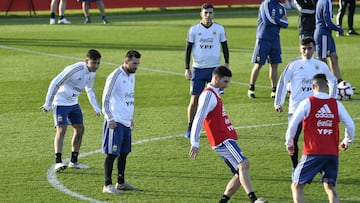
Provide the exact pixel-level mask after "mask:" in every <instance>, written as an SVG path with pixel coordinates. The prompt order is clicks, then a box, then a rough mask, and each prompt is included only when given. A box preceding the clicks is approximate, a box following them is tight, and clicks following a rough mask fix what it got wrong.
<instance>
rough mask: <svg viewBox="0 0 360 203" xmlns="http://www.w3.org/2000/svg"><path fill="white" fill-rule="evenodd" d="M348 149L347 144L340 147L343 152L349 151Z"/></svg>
mask: <svg viewBox="0 0 360 203" xmlns="http://www.w3.org/2000/svg"><path fill="white" fill-rule="evenodd" d="M347 148H348V146H347V145H346V144H345V143H341V144H340V145H339V149H340V150H342V151H345V150H347Z"/></svg>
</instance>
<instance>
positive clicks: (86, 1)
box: [81, 0, 91, 24]
mask: <svg viewBox="0 0 360 203" xmlns="http://www.w3.org/2000/svg"><path fill="white" fill-rule="evenodd" d="M81 7H82V10H83V13H84V17H85V20H84V23H85V24H89V23H91V18H90V1H89V0H83V1H82V3H81Z"/></svg>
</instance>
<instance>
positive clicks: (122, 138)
mask: <svg viewBox="0 0 360 203" xmlns="http://www.w3.org/2000/svg"><path fill="white" fill-rule="evenodd" d="M140 57H141V55H140V53H139V52H138V51H135V50H130V51H128V52H127V53H126V55H125V59H124V63H123V64H122V65H121V66H120V67H119V68H117V69H115V70H114V71H113V72H112V73H111V74H110V75H109V76H108V77H107V79H106V83H105V87H104V92H103V96H102V102H103V106H102V111H103V114H104V117H105V121H104V129H103V136H102V151H103V153H105V154H106V157H105V161H104V176H105V184H104V187H103V193H111V194H120V191H119V190H138V189H137V188H136V187H133V186H131V185H130V184H129V183H127V182H125V166H126V159H127V155H128V154H129V153H130V152H131V131H132V130H133V127H134V123H133V117H134V99H135V98H134V94H135V91H134V90H135V72H136V70H137V68H138V66H139V64H140ZM115 159H117V170H118V175H117V177H118V178H117V183H116V186H115V187H114V186H113V183H112V178H111V176H112V170H113V164H114V161H115Z"/></svg>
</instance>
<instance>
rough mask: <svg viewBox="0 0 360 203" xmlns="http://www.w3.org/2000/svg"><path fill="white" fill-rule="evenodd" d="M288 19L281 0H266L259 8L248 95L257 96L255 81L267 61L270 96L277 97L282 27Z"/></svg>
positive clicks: (252, 97)
mask: <svg viewBox="0 0 360 203" xmlns="http://www.w3.org/2000/svg"><path fill="white" fill-rule="evenodd" d="M287 27H288V20H287V15H286V9H285V8H284V7H283V6H282V5H281V4H280V2H279V0H264V1H263V2H262V3H261V5H260V8H259V17H258V25H257V31H256V42H255V47H254V53H253V56H252V60H251V61H252V62H253V63H254V66H253V68H252V70H251V75H250V85H249V90H248V93H247V96H248V97H249V98H251V99H254V98H256V95H255V83H256V80H257V78H258V77H259V74H260V69H261V68H262V66H263V65H264V64H265V62H266V61H268V62H269V64H270V71H269V78H270V83H271V87H272V91H271V94H270V96H271V97H272V98H274V97H275V91H276V84H277V79H278V78H277V77H278V64H280V63H281V62H282V58H281V46H280V28H287Z"/></svg>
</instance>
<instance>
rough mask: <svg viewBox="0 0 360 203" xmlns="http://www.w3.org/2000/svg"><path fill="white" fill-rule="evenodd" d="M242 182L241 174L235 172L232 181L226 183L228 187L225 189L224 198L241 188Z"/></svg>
mask: <svg viewBox="0 0 360 203" xmlns="http://www.w3.org/2000/svg"><path fill="white" fill-rule="evenodd" d="M240 186H241V183H240V179H239V175H238V174H235V175H234V176H233V177H232V178H231V179H230V181H229V182H228V184H227V185H226V189H225V191H224V196H223V198H224V199H227V198H226V197H232V196H233V194H234V193H235V192H236V191H237V190H238V189H239V188H240Z"/></svg>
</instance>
